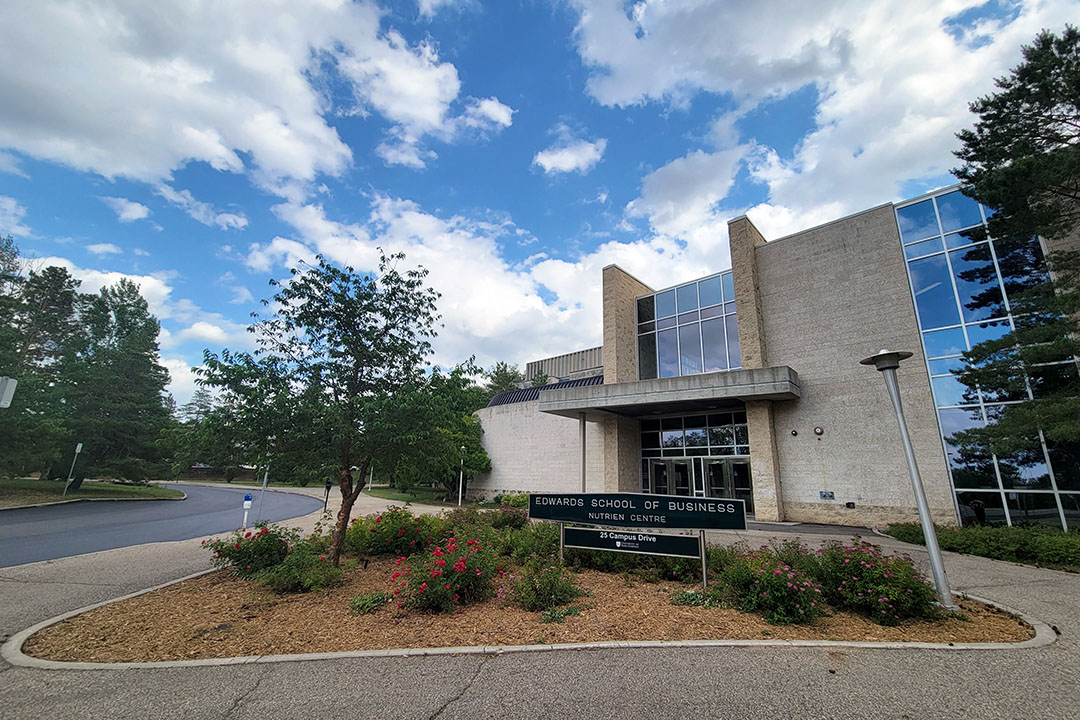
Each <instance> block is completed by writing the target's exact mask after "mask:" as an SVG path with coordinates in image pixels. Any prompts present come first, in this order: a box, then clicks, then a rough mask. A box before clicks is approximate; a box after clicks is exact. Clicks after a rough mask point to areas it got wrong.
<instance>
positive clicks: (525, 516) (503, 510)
mask: <svg viewBox="0 0 1080 720" xmlns="http://www.w3.org/2000/svg"><path fill="white" fill-rule="evenodd" d="M486 515H488V517H489V522H490V523H491V526H492V527H494V528H513V529H514V530H520V529H521V528H523V527H525V525H526V524H527V523H528V522H529V513H528V512H526V511H525V510H522V509H521V508H516V507H510V506H508V505H503V506H501V507H499V508H498V509H497V510H495V511H493V512H490V513H486Z"/></svg>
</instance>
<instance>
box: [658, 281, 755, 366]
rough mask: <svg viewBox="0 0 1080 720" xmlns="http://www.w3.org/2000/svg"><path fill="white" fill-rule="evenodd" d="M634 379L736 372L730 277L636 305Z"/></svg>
mask: <svg viewBox="0 0 1080 720" xmlns="http://www.w3.org/2000/svg"><path fill="white" fill-rule="evenodd" d="M637 322H638V378H639V379H641V380H651V379H653V378H657V377H662V378H666V377H677V376H679V375H695V374H697V373H707V372H714V371H717V370H735V369H738V368H739V367H741V360H740V358H739V327H738V323H737V321H736V319H735V289H734V284H733V283H732V278H731V271H730V270H729V271H727V272H724V273H720V274H718V275H712V276H710V277H706V278H702V279H701V280H695V281H694V282H690V283H686V284H685V285H679V286H678V287H674V288H671V289H669V290H662V291H660V292H658V293H654V294H652V295H645V296H643V297H640V298H638V300H637Z"/></svg>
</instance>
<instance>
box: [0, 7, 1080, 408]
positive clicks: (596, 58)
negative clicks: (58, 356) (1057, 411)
mask: <svg viewBox="0 0 1080 720" xmlns="http://www.w3.org/2000/svg"><path fill="white" fill-rule="evenodd" d="M1078 10H1080V4H1078V3H1077V2H1075V0H1073V1H1067V0H1047V1H1044V2H1022V3H1012V2H1005V1H996V2H990V3H983V2H977V1H975V2H971V1H964V0H952V1H949V2H940V1H935V2H931V1H929V0H907V1H904V2H884V1H882V2H874V3H865V2H836V1H832V0H822V1H821V2H815V3H805V2H732V1H731V0H727V1H726V2H722V1H720V0H650V1H645V0H642V1H640V2H621V1H619V0H498V1H496V0H491V1H488V2H484V1H481V0H395V1H393V2H387V1H386V0H382V2H378V1H376V0H358V1H356V2H348V1H346V0H318V1H317V0H310V1H308V2H301V1H300V0H291V1H286V0H280V1H278V2H274V1H271V0H250V1H245V0H236V1H234V2H230V3H212V2H191V1H189V0H158V1H157V2H154V3H146V2H142V1H141V0H97V1H96V2H89V1H86V2H60V1H59V0H55V1H54V0H39V2H35V3H26V4H23V5H21V6H19V8H18V9H16V10H10V9H9V10H7V11H6V13H5V18H4V22H2V23H0V47H3V48H5V57H6V58H7V60H6V61H5V63H3V65H0V97H2V98H4V100H3V102H0V233H2V234H4V235H7V234H11V235H14V236H15V237H16V240H17V242H18V244H19V246H20V248H21V249H22V251H23V253H24V254H25V255H26V256H28V257H33V258H39V260H38V261H37V262H39V263H53V264H63V265H65V266H66V267H68V268H69V269H70V270H71V272H72V273H73V274H74V275H75V276H76V277H78V278H79V279H80V280H82V282H83V287H84V289H86V290H95V289H96V288H97V287H100V286H101V284H102V283H106V282H113V281H115V280H116V279H118V278H120V277H121V276H128V277H132V278H133V279H134V280H135V281H136V282H138V283H139V285H140V287H141V289H142V292H143V294H144V295H145V296H146V297H147V300H148V301H149V303H150V305H151V308H152V310H153V311H154V312H155V314H156V315H157V316H158V317H159V319H160V320H161V323H162V328H163V332H162V337H161V354H162V359H163V361H164V362H165V364H166V365H167V367H168V368H169V370H170V373H171V375H172V378H173V382H172V385H171V390H172V391H173V392H174V394H175V396H176V398H177V400H178V401H179V402H181V403H182V402H184V401H185V400H186V399H187V398H188V397H189V396H190V394H191V391H192V387H193V385H192V376H191V373H190V370H189V368H190V366H192V365H197V364H198V363H199V361H200V359H201V357H202V352H203V349H204V348H210V349H212V350H218V349H220V348H222V347H230V348H234V349H247V348H249V347H250V343H251V338H250V336H249V335H248V334H247V333H245V332H244V326H245V324H246V323H247V321H248V317H249V313H251V312H252V311H253V310H256V309H258V307H259V305H258V300H259V299H261V298H265V297H268V296H269V288H268V286H267V282H268V281H269V280H270V279H271V278H282V277H285V276H286V275H287V272H288V268H289V267H290V266H292V265H295V264H296V263H297V262H298V261H299V260H303V259H310V258H311V257H313V256H314V254H315V253H322V254H324V255H326V256H327V257H329V258H331V259H333V260H335V261H337V262H341V263H349V264H351V265H353V266H354V267H356V268H357V269H359V270H370V269H372V268H374V266H375V261H376V258H377V250H376V248H377V247H383V248H386V249H387V250H391V251H394V250H403V251H404V252H405V253H406V255H407V260H408V262H409V263H410V264H413V263H417V264H422V265H424V266H425V267H427V268H428V269H429V270H430V271H431V275H430V276H429V277H430V282H431V284H432V286H434V287H435V288H436V289H437V290H439V291H440V292H441V293H442V294H443V298H442V300H441V303H440V310H441V313H442V316H443V317H442V322H443V324H444V328H443V329H442V331H441V333H440V336H439V338H438V342H437V344H436V356H435V358H434V360H435V361H436V362H438V363H440V364H442V365H451V364H454V363H456V362H460V361H462V360H464V359H466V358H467V357H469V356H470V355H475V356H476V358H477V361H478V362H479V363H480V364H482V365H484V366H490V365H492V364H493V363H494V362H495V361H496V360H508V361H511V362H515V363H518V364H519V365H521V364H524V363H525V362H526V361H528V360H530V359H535V358H539V357H543V356H546V355H551V354H557V353H562V352H569V351H572V350H577V349H582V348H585V347H590V346H593V345H597V344H599V343H600V341H601V337H600V334H601V328H600V292H599V281H600V269H601V268H602V267H603V266H604V265H607V264H609V263H618V264H619V265H621V266H622V267H624V268H626V269H627V270H628V271H630V272H632V273H634V274H635V275H637V276H638V277H640V278H641V279H642V280H643V281H645V282H646V283H649V284H651V285H653V286H654V287H665V286H668V285H672V284H675V283H678V282H681V281H684V280H687V279H690V278H693V277H698V276H700V275H704V274H707V273H711V272H716V271H719V270H722V269H724V268H726V267H728V266H729V259H728V251H727V226H726V223H727V220H728V219H730V218H732V217H735V216H737V215H741V214H744V213H745V214H747V215H749V217H750V218H751V220H753V221H754V222H755V224H757V225H758V227H759V228H760V229H761V230H762V232H763V233H764V234H765V236H766V237H767V238H770V239H773V238H777V237H782V236H783V235H785V234H787V233H790V232H794V231H797V230H800V229H804V228H807V227H811V226H813V225H816V224H819V223H822V222H826V221H828V220H831V219H835V218H837V217H841V216H843V215H845V214H848V213H850V212H854V211H857V210H860V209H864V208H866V207H870V206H873V205H877V204H880V203H883V202H887V201H890V200H897V199H902V198H904V197H910V196H913V195H917V194H919V193H921V192H924V191H926V190H929V189H932V188H934V187H937V186H940V185H944V184H948V183H950V182H951V180H950V178H949V175H948V170H949V168H950V167H952V166H953V165H954V164H955V161H954V160H953V158H952V155H951V151H952V150H953V149H955V146H956V141H955V138H954V136H953V134H954V133H955V132H956V131H957V130H958V129H960V128H962V127H965V126H966V125H968V124H970V122H971V119H970V116H969V113H968V111H967V103H968V102H969V101H970V100H972V99H974V98H975V97H977V96H978V95H980V94H984V93H986V92H989V91H991V90H992V87H993V86H992V81H993V78H994V77H995V76H999V75H1002V74H1004V73H1006V72H1007V71H1008V69H1009V68H1010V67H1012V66H1014V65H1015V64H1016V63H1017V62H1018V61H1019V59H1020V53H1019V47H1020V45H1021V44H1023V43H1026V42H1029V41H1030V40H1031V39H1032V38H1033V37H1034V35H1035V34H1036V33H1037V32H1038V31H1039V30H1040V29H1042V28H1044V27H1046V28H1052V29H1055V30H1059V29H1060V28H1062V27H1063V26H1064V24H1065V22H1067V21H1069V20H1075V18H1076V17H1078V16H1080V15H1078V12H1077V11H1078Z"/></svg>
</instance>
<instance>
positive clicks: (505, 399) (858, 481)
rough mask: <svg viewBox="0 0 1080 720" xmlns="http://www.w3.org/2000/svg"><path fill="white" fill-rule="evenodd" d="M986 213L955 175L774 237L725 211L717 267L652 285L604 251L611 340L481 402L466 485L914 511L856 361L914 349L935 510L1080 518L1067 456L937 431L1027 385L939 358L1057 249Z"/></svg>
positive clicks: (1070, 521) (784, 516) (916, 394)
mask: <svg viewBox="0 0 1080 720" xmlns="http://www.w3.org/2000/svg"><path fill="white" fill-rule="evenodd" d="M986 213H987V210H986V209H985V208H983V207H981V206H980V205H978V204H977V203H975V202H974V201H972V200H970V199H968V198H966V197H965V196H963V195H962V194H961V193H960V192H959V190H958V189H957V188H956V187H951V188H945V189H943V190H938V191H935V192H933V193H930V194H927V195H924V196H921V197H918V198H914V199H912V200H908V201H905V202H902V203H897V204H893V203H889V204H885V205H881V206H879V207H875V208H871V209H869V210H866V211H863V212H860V213H857V214H855V215H851V216H849V217H846V218H843V219H840V220H836V221H834V222H831V223H827V224H825V225H822V226H820V227H816V228H813V229H810V230H805V231H803V232H799V233H796V234H794V235H790V236H787V237H784V238H780V239H776V240H772V241H770V242H766V240H765V238H764V237H762V235H761V233H760V232H759V231H758V230H757V228H755V227H754V225H753V223H751V222H750V220H749V219H748V218H746V217H738V218H735V219H734V220H731V221H730V222H729V224H728V229H729V236H730V247H731V265H732V267H731V269H730V270H726V271H723V272H720V273H717V274H714V275H709V276H706V277H702V278H699V279H697V280H693V281H690V282H685V283H682V284H679V285H676V286H674V287H669V288H665V289H661V290H654V289H653V288H651V287H648V286H646V285H645V284H644V283H642V282H641V281H640V280H638V279H637V278H634V277H633V276H631V275H630V274H628V273H626V272H625V271H623V270H622V269H620V268H619V267H617V266H614V265H611V266H608V267H606V268H604V270H603V278H602V282H603V328H602V331H603V345H602V346H601V347H597V348H591V349H588V350H583V351H578V352H574V353H569V354H567V355H561V356H558V357H554V358H547V359H544V360H540V361H537V362H534V363H529V365H528V366H527V368H526V376H527V377H532V376H533V375H535V373H536V372H539V371H543V372H545V373H546V374H547V375H548V376H550V377H551V378H553V379H554V380H553V382H552V383H551V384H549V385H547V386H545V387H543V388H527V389H522V390H516V391H512V392H509V393H503V394H501V395H499V396H496V397H495V398H494V399H493V400H492V401H491V404H490V405H489V406H488V407H486V408H483V409H482V410H480V411H479V417H480V419H481V422H482V424H483V427H484V431H485V435H484V444H485V447H486V449H487V452H488V455H489V456H490V457H491V459H492V465H493V470H492V472H491V473H489V474H487V475H485V476H481V477H478V478H476V479H474V480H473V482H472V483H470V486H469V492H470V493H471V494H473V495H483V496H487V497H491V496H493V495H495V494H498V493H500V492H508V491H536V492H577V491H580V490H582V488H583V487H584V489H585V490H587V491H588V492H646V493H667V494H676V495H694V496H717V497H735V498H741V499H743V500H745V501H746V507H747V511H748V513H752V514H753V515H754V516H755V517H756V518H757V519H758V520H766V521H804V522H821V523H836V524H850V525H881V524H884V523H888V522H895V521H902V520H913V519H915V518H916V517H917V516H916V510H915V501H914V495H913V492H912V489H911V483H910V481H909V479H908V472H907V465H906V462H905V460H904V456H903V454H902V450H901V447H900V443H899V439H898V435H897V427H896V418H895V414H894V412H893V409H892V406H891V404H890V402H889V400H888V396H887V394H886V390H885V386H884V383H883V381H882V378H881V377H880V374H879V373H877V372H875V371H874V370H873V369H872V368H867V367H865V366H862V365H860V364H859V360H861V359H862V358H865V357H867V356H869V355H873V354H874V353H876V352H877V351H878V350H880V349H882V348H887V349H890V350H907V351H910V352H912V353H914V356H913V357H912V358H911V359H909V360H907V361H905V362H904V363H903V364H902V365H901V368H900V371H899V381H900V387H901V396H902V400H903V403H904V408H905V412H906V415H907V421H908V427H909V430H910V433H911V439H912V442H913V445H914V449H915V455H916V459H917V461H918V464H919V469H920V471H921V473H922V477H923V481H924V484H925V486H926V493H927V497H928V500H929V504H930V508H931V512H932V514H933V516H934V518H935V519H936V520H937V521H938V522H941V523H945V524H955V523H957V522H962V523H965V524H966V523H974V522H998V523H1005V522H1009V523H1021V522H1023V523H1040V524H1048V525H1053V526H1057V527H1072V528H1080V469H1078V468H1077V467H1076V465H1075V462H1072V463H1070V461H1069V460H1068V458H1069V456H1068V455H1067V454H1065V453H1061V452H1058V451H1057V450H1056V449H1055V448H1054V447H1047V446H1046V443H1045V442H1044V441H1041V440H1040V442H1039V446H1038V447H1033V448H1032V449H1031V452H1028V453H1025V454H1023V456H1022V457H1017V458H1004V457H990V456H986V457H974V458H973V457H965V456H963V455H962V454H961V453H960V452H959V451H958V450H957V449H956V448H955V447H953V446H952V445H951V444H950V443H949V441H948V438H949V436H950V435H952V434H953V433H955V432H956V431H957V430H961V429H963V428H965V427H970V426H972V425H973V424H981V423H983V422H985V418H986V417H987V416H990V417H991V418H992V415H993V413H994V411H995V409H996V408H997V407H999V406H1000V405H1001V404H1002V403H1005V402H1018V401H1022V399H1023V398H1018V397H1009V398H1002V397H990V396H989V394H988V395H987V396H986V397H983V396H982V395H981V394H980V393H979V392H977V391H974V390H969V389H967V388H965V387H964V386H963V385H961V384H960V383H959V382H958V381H957V380H956V379H955V377H953V376H952V375H951V374H950V370H951V369H953V368H955V367H958V366H959V363H960V362H962V359H961V358H960V357H959V356H960V353H961V352H963V351H964V350H966V349H968V348H970V347H971V346H972V345H973V344H975V343H978V342H980V341H982V340H984V339H986V338H989V337H995V336H999V335H1001V334H1003V333H1005V332H1007V331H1008V330H1009V328H1010V327H1011V324H1012V323H1013V320H1014V319H1013V316H1012V314H1011V309H1010V305H1009V293H1010V291H1011V290H1012V289H1014V288H1016V287H1018V286H1020V285H1022V284H1023V282H1024V281H1025V279H1028V277H1029V276H1030V267H1031V262H1030V260H1031V258H1032V257H1035V258H1041V257H1042V254H1043V252H1045V251H1046V250H1048V249H1058V248H1057V247H1055V248H1046V247H1045V244H1044V243H1043V242H1042V241H1040V240H1038V239H1034V238H1033V239H1032V240H1030V241H1024V242H1022V243H1006V242H1002V241H999V240H997V239H993V240H988V239H986V234H985V232H984V224H985V218H986ZM1061 246H1062V247H1065V246H1068V247H1069V248H1075V247H1077V246H1080V242H1077V238H1076V237H1075V236H1074V237H1072V238H1070V239H1069V240H1067V241H1062V244H1061ZM1016 258H1023V259H1026V260H1027V261H1028V262H1026V263H1019V262H1014V260H1015V259H1016ZM1018 267H1023V268H1026V269H1025V270H1023V271H1022V272H1025V273H1027V275H1025V276H1024V277H1014V275H1015V273H1017V272H1020V271H1018V270H1017V268H1018ZM1058 370H1059V371H1061V372H1076V371H1077V366H1076V362H1075V360H1071V361H1068V362H1066V363H1063V365H1062V367H1061V368H1058ZM1028 392H1030V390H1029V391H1028ZM1072 457H1075V455H1073V456H1072Z"/></svg>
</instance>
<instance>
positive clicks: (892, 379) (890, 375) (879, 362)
mask: <svg viewBox="0 0 1080 720" xmlns="http://www.w3.org/2000/svg"><path fill="white" fill-rule="evenodd" d="M909 357H911V353H909V352H889V351H888V350H882V351H881V352H879V353H878V354H877V355H872V356H871V357H868V358H866V359H864V360H860V361H859V363H860V364H861V365H873V366H874V367H875V368H876V369H877V370H878V371H879V372H880V373H881V374H882V375H884V376H885V387H886V388H888V390H889V399H891V400H892V404H893V409H894V410H896V422H897V424H898V425H899V426H900V442H901V443H902V444H903V446H904V457H905V458H907V465H908V474H909V475H910V476H911V487H912V489H914V491H915V504H916V506H917V507H918V509H919V522H921V523H922V528H923V537H924V538H925V539H926V549H927V550H928V551H929V552H930V570H931V572H932V573H933V575H934V584H935V585H936V586H937V591H938V602H940V603H941V605H942V607H947V608H954V607H956V604H955V603H954V602H953V599H952V592H951V591H950V590H949V580H948V578H946V577H945V564H944V562H942V559H941V548H939V547H938V541H937V532H936V531H935V530H934V521H933V519H932V518H931V517H930V505H929V504H928V503H927V502H926V492H925V491H924V490H923V484H922V477H920V476H919V467H918V466H917V465H916V464H915V451H914V450H913V449H912V447H911V437H910V436H909V435H908V429H907V421H906V420H904V409H903V407H901V405H900V385H899V383H898V382H897V381H896V369H897V368H898V367H900V361H901V360H907V359H908V358H909Z"/></svg>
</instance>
